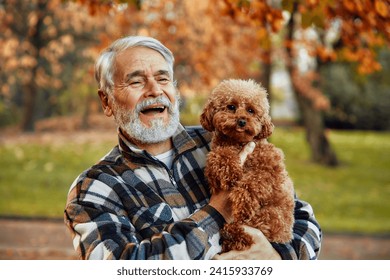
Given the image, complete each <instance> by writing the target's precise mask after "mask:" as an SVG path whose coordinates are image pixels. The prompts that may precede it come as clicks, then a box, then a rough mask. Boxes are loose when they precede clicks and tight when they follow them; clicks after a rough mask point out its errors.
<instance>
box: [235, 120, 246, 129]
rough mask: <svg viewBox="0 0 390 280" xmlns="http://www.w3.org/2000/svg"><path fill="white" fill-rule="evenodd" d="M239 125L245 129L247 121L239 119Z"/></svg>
mask: <svg viewBox="0 0 390 280" xmlns="http://www.w3.org/2000/svg"><path fill="white" fill-rule="evenodd" d="M237 124H238V126H240V127H244V126H245V125H246V120H243V119H239V120H238V121H237Z"/></svg>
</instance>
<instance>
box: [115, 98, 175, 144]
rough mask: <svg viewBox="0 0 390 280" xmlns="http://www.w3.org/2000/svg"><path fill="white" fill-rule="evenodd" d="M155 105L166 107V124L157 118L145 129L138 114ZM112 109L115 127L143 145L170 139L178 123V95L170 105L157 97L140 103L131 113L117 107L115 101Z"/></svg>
mask: <svg viewBox="0 0 390 280" xmlns="http://www.w3.org/2000/svg"><path fill="white" fill-rule="evenodd" d="M157 103H158V104H163V105H164V106H166V107H167V109H166V110H168V114H169V119H168V123H166V124H164V120H163V119H162V118H158V119H155V120H153V121H152V122H151V123H150V127H146V126H145V124H143V123H142V122H141V120H140V119H139V114H140V113H141V111H142V110H143V108H145V107H147V106H150V105H152V104H157ZM113 107H114V108H113V109H114V111H115V120H116V123H117V125H118V126H119V127H120V128H121V129H122V130H123V131H124V132H126V133H127V134H128V135H129V136H130V137H132V138H134V139H135V140H137V141H139V142H141V143H145V144H154V143H159V142H163V141H165V140H167V139H169V138H171V137H172V136H173V134H174V133H175V132H176V129H177V127H178V125H179V122H180V113H179V96H178V95H177V96H176V102H175V104H172V103H171V102H170V101H169V99H168V98H167V97H165V96H159V97H157V98H149V99H146V100H144V101H142V102H141V103H139V104H137V106H136V107H135V109H134V110H132V111H128V110H126V109H124V108H123V107H119V106H118V105H117V104H116V102H115V100H114V102H113Z"/></svg>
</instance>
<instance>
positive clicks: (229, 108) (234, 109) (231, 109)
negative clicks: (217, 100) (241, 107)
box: [227, 105, 236, 111]
mask: <svg viewBox="0 0 390 280" xmlns="http://www.w3.org/2000/svg"><path fill="white" fill-rule="evenodd" d="M227 108H228V110H230V111H236V106H234V105H227Z"/></svg>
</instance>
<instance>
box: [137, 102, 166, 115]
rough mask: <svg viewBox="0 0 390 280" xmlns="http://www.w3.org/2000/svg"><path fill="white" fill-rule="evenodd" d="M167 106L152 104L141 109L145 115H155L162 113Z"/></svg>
mask: <svg viewBox="0 0 390 280" xmlns="http://www.w3.org/2000/svg"><path fill="white" fill-rule="evenodd" d="M166 108H167V107H166V106H164V105H158V104H155V105H151V106H148V107H146V108H144V109H142V110H141V113H142V114H144V115H154V114H161V113H162V112H164V111H165V109H166Z"/></svg>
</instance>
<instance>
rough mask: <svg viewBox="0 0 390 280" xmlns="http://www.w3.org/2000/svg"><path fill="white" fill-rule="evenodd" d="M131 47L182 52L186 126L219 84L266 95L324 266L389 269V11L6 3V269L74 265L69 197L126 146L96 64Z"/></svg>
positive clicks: (381, 6)
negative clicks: (80, 178) (142, 38)
mask: <svg viewBox="0 0 390 280" xmlns="http://www.w3.org/2000/svg"><path fill="white" fill-rule="evenodd" d="M126 35H147V36H152V37H155V38H157V39H159V40H160V41H161V42H163V43H164V44H165V45H166V46H167V47H168V48H170V49H171V50H172V52H173V53H174V55H175V59H176V61H175V79H176V80H177V82H178V88H179V91H180V93H181V96H182V100H183V104H182V107H181V121H182V123H183V124H184V125H198V124H199V115H200V113H201V110H202V107H203V104H204V102H205V100H206V98H207V96H208V94H209V92H211V90H212V89H213V87H214V86H216V84H217V83H219V82H220V81H221V80H222V79H226V78H242V79H254V80H256V81H257V82H260V83H262V84H263V86H264V87H266V88H267V89H268V93H269V100H270V103H271V115H272V119H273V121H274V123H275V126H276V129H275V132H274V134H273V135H272V137H271V138H270V141H272V142H273V143H275V145H277V146H278V147H280V148H282V149H283V150H284V152H285V155H286V164H287V168H288V170H289V173H290V175H291V177H292V178H293V180H294V183H295V188H296V192H297V194H298V196H299V197H300V198H301V199H303V200H306V201H309V202H310V203H311V205H312V206H313V208H314V210H315V214H316V217H317V219H318V221H319V222H320V224H321V227H322V229H323V231H324V244H323V254H322V258H323V259H390V204H389V198H390V172H389V168H390V151H389V147H390V133H389V130H390V79H389V77H390V50H389V43H390V1H389V0H353V1H333V0H322V1H319V0H291V1H286V0H215V1H207V0H197V1H190V0H127V1H126V0H73V1H72V0H68V1H67V0H0V227H1V228H2V229H4V230H2V232H1V233H0V259H36V258H38V259H39V258H41V259H42V258H43V259H44V258H60V259H61V258H73V254H74V253H73V251H72V248H71V247H72V246H71V240H70V235H68V232H67V231H66V229H65V228H64V225H63V223H62V215H63V209H64V206H65V201H66V195H67V192H68V189H69V187H70V185H71V183H72V181H73V180H74V179H75V178H76V176H77V175H78V174H79V173H81V172H82V171H83V170H84V169H86V168H88V167H89V166H91V165H92V164H94V163H95V162H96V161H98V160H99V159H100V158H101V157H102V156H103V155H105V154H106V153H107V152H108V151H109V150H110V149H111V148H112V147H113V146H114V145H115V144H116V141H117V136H116V128H115V125H114V121H113V120H112V119H109V118H106V117H105V116H104V115H103V113H102V111H101V108H100V103H99V100H98V96H97V84H96V82H95V79H94V69H93V68H94V60H95V59H96V57H97V55H98V54H99V53H100V52H101V51H102V50H103V49H104V48H105V47H107V46H108V45H109V44H110V43H111V42H112V41H113V40H115V39H117V38H120V37H122V36H126ZM27 222H28V223H27ZM43 226H46V227H45V228H46V229H47V230H48V231H47V232H50V231H49V230H50V229H52V230H53V233H52V234H46V235H44V236H42V232H41V231H42V228H43ZM34 229H36V230H34ZM16 233H18V234H20V237H18V235H17V234H16ZM39 233H40V234H39ZM34 234H37V235H34ZM61 242H62V243H61ZM59 243H61V244H63V246H62V245H61V246H62V247H63V248H62V247H61V246H59V245H58V244H59ZM56 247H57V249H55V248H56ZM58 248H60V249H58ZM61 248H62V249H63V251H61V250H62V249H61ZM42 249H43V251H42ZM53 250H54V251H53ZM45 252H46V253H45ZM47 252H51V253H47ZM63 252H67V253H66V254H65V255H64V254H63Z"/></svg>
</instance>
